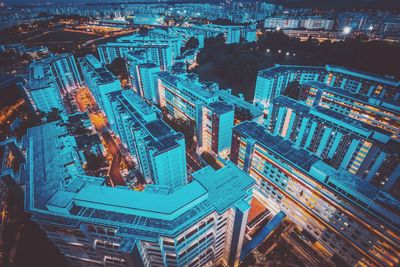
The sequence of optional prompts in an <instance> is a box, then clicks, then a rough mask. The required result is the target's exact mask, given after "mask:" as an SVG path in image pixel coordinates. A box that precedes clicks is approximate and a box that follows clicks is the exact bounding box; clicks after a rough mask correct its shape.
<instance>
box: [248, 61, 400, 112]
mask: <svg viewBox="0 0 400 267" xmlns="http://www.w3.org/2000/svg"><path fill="white" fill-rule="evenodd" d="M292 81H297V82H299V83H300V84H303V83H304V82H308V81H319V82H323V83H325V84H327V85H331V86H334V87H338V88H340V89H342V90H344V91H348V92H351V93H357V94H361V95H364V96H367V97H373V98H377V99H386V100H390V101H397V100H398V99H399V97H400V93H399V88H400V81H397V80H395V79H393V78H388V77H385V76H380V75H376V74H371V73H366V72H362V71H359V70H354V69H350V68H345V67H341V66H334V65H326V66H325V67H322V66H292V65H276V66H274V67H272V68H268V69H265V70H261V71H259V72H258V76H257V82H256V87H255V92H254V101H253V102H254V103H255V104H260V105H262V106H264V107H268V105H269V102H270V101H271V99H273V98H275V97H277V96H279V95H281V94H282V92H283V91H284V90H285V89H286V87H287V86H288V84H289V82H292Z"/></svg>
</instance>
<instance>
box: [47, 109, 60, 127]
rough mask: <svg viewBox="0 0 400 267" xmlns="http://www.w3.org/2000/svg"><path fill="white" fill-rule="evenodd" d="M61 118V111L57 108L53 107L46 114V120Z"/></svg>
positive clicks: (51, 120)
mask: <svg viewBox="0 0 400 267" xmlns="http://www.w3.org/2000/svg"><path fill="white" fill-rule="evenodd" d="M58 120H61V111H60V110H59V109H57V108H51V109H50V111H49V112H47V114H46V122H47V123H49V122H53V121H58Z"/></svg>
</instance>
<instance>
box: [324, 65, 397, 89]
mask: <svg viewBox="0 0 400 267" xmlns="http://www.w3.org/2000/svg"><path fill="white" fill-rule="evenodd" d="M326 70H327V71H331V72H339V73H343V74H347V75H351V76H356V77H360V78H362V79H366V80H370V81H374V82H379V83H384V84H387V85H390V86H400V81H399V80H396V79H395V78H393V77H388V76H383V75H378V74H374V73H370V72H366V71H361V70H356V69H352V68H348V67H343V66H337V65H326Z"/></svg>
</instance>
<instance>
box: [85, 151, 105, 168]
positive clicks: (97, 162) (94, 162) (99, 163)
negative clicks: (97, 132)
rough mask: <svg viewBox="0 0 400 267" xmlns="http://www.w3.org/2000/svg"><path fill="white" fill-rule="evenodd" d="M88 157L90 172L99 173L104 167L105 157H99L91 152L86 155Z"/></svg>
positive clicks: (87, 164) (87, 163)
mask: <svg viewBox="0 0 400 267" xmlns="http://www.w3.org/2000/svg"><path fill="white" fill-rule="evenodd" d="M85 157H86V169H87V170H90V171H97V170H98V169H100V168H101V167H103V166H104V163H105V161H106V159H105V158H104V157H103V155H97V154H94V153H92V152H89V153H87V154H86V155H85Z"/></svg>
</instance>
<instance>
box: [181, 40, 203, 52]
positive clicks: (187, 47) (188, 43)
mask: <svg viewBox="0 0 400 267" xmlns="http://www.w3.org/2000/svg"><path fill="white" fill-rule="evenodd" d="M197 47H199V40H197V38H195V37H190V38H189V40H187V41H186V43H185V46H184V47H182V51H181V53H183V52H185V51H187V50H191V49H195V48H197Z"/></svg>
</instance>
